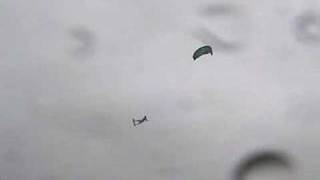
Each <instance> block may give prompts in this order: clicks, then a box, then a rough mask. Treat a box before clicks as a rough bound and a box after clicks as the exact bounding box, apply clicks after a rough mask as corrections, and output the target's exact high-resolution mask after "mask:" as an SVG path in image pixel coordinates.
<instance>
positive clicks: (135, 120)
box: [132, 116, 149, 126]
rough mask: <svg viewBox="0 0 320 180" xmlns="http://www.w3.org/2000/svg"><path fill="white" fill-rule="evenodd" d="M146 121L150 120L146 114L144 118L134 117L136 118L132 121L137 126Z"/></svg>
mask: <svg viewBox="0 0 320 180" xmlns="http://www.w3.org/2000/svg"><path fill="white" fill-rule="evenodd" d="M145 121H149V120H148V119H147V116H144V117H143V118H142V119H134V118H133V119H132V123H133V125H134V126H137V125H139V124H141V123H143V122H145Z"/></svg>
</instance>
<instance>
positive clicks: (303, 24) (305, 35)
mask: <svg viewBox="0 0 320 180" xmlns="http://www.w3.org/2000/svg"><path fill="white" fill-rule="evenodd" d="M295 35H296V38H297V40H298V41H300V42H302V43H306V44H314V43H319V42H320V14H317V13H315V12H313V11H308V12H305V13H303V14H301V15H300V16H297V17H296V19H295Z"/></svg>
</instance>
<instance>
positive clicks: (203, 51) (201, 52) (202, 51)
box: [192, 46, 212, 61]
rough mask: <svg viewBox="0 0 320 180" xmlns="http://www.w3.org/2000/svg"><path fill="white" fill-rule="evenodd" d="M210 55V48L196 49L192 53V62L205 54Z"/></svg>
mask: <svg viewBox="0 0 320 180" xmlns="http://www.w3.org/2000/svg"><path fill="white" fill-rule="evenodd" d="M209 53H210V54H211V55H212V48H211V46H203V47H201V48H199V49H197V50H196V51H195V52H194V53H193V56H192V57H193V60H194V61H195V60H196V59H198V58H199V57H200V56H202V55H205V54H209Z"/></svg>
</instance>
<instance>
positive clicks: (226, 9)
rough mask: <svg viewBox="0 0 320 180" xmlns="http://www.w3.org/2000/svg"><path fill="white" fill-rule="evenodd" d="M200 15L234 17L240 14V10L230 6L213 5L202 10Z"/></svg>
mask: <svg viewBox="0 0 320 180" xmlns="http://www.w3.org/2000/svg"><path fill="white" fill-rule="evenodd" d="M200 13H201V14H203V15H205V16H220V15H224V16H225V15H233V14H237V13H238V9H237V8H236V7H234V6H232V5H229V4H213V5H208V6H205V7H204V8H201V9H200Z"/></svg>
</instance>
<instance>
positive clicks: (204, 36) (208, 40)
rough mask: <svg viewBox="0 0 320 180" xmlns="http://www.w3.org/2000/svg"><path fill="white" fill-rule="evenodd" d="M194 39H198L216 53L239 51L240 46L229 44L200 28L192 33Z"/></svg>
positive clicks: (234, 43)
mask: <svg viewBox="0 0 320 180" xmlns="http://www.w3.org/2000/svg"><path fill="white" fill-rule="evenodd" d="M193 35H194V37H195V38H197V39H199V40H200V41H201V42H202V43H204V44H208V45H211V46H212V48H213V50H217V51H219V50H220V51H228V52H230V51H237V50H239V49H240V47H241V46H240V44H238V43H236V42H230V41H227V40H224V39H222V38H220V37H219V36H218V35H216V34H214V33H213V32H210V31H209V30H207V29H205V28H202V29H199V30H198V31H195V32H194V33H193Z"/></svg>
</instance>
